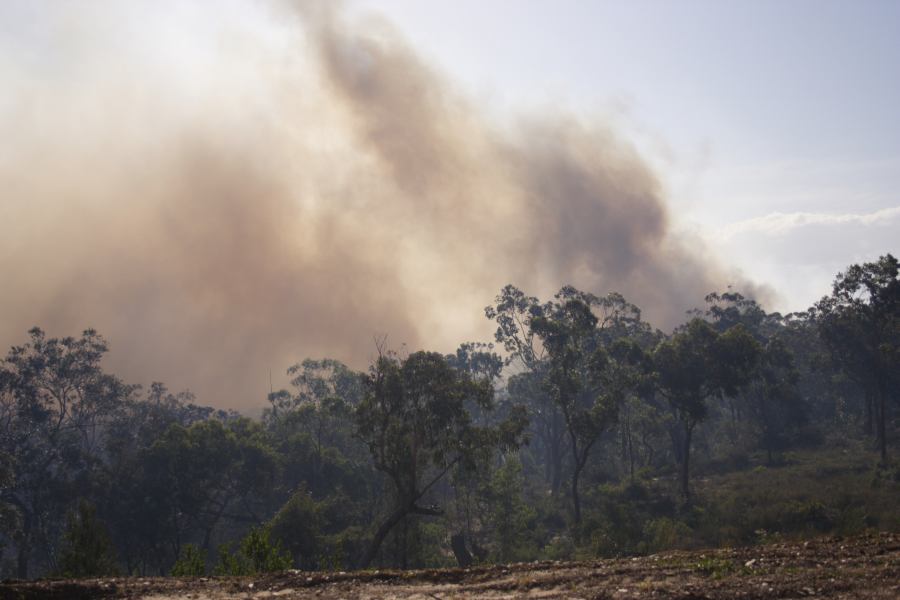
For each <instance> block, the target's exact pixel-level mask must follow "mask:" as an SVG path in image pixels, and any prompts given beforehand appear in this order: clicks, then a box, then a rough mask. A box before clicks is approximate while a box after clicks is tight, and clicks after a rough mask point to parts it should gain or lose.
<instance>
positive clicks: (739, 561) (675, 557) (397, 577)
mask: <svg viewBox="0 0 900 600" xmlns="http://www.w3.org/2000/svg"><path fill="white" fill-rule="evenodd" d="M7 598H9V599H13V598H14V599H16V600H29V599H32V598H53V599H64V598H65V599H67V600H79V599H89V598H90V599H93V598H128V599H135V600H137V599H142V600H173V599H176V598H178V599H182V598H184V599H188V598H189V599H192V600H233V599H234V600H236V599H242V600H243V599H248V600H249V599H253V600H255V599H263V598H279V599H285V600H288V599H294V598H321V599H322V600H337V599H339V598H342V599H346V600H350V599H357V598H372V599H375V598H379V599H382V600H388V599H416V600H435V599H439V600H451V599H470V598H489V599H501V598H503V599H506V598H510V599H512V598H573V599H574V598H583V599H585V600H587V599H613V600H620V599H621V600H626V599H630V598H680V599H684V600H687V599H693V600H699V599H702V598H709V599H719V598H746V599H762V598H766V599H769V598H876V599H885V600H887V599H891V600H897V599H900V534H889V533H882V534H870V535H866V536H859V537H853V538H843V539H842V538H826V539H818V540H813V541H809V542H796V543H781V544H771V545H767V546H754V547H748V548H734V549H720V550H707V551H691V552H666V553H662V554H656V555H652V556H645V557H638V558H622V559H614V560H597V561H591V562H577V563H574V562H573V563H565V562H538V563H523V564H514V565H495V566H484V567H473V568H470V569H435V570H419V571H390V570H380V571H361V572H350V573H343V572H341V573H306V572H299V571H291V572H285V573H277V574H269V575H261V576H257V577H240V578H238V577H226V578H196V579H188V578H135V577H131V578H107V579H86V580H53V581H51V580H45V581H30V582H23V581H6V582H3V583H0V599H2V600H6V599H7Z"/></svg>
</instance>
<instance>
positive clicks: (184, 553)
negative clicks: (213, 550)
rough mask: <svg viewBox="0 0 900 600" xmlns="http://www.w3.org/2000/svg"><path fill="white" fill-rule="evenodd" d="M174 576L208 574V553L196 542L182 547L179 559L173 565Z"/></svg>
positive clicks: (172, 573)
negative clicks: (196, 544)
mask: <svg viewBox="0 0 900 600" xmlns="http://www.w3.org/2000/svg"><path fill="white" fill-rule="evenodd" d="M170 573H171V575H172V576H173V577H200V576H202V575H205V574H206V554H205V553H204V552H201V551H200V549H199V548H198V547H197V546H195V545H194V544H185V545H184V546H182V547H181V552H180V553H179V555H178V560H176V561H175V564H174V565H173V566H172V570H171V572H170Z"/></svg>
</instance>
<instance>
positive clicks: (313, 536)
mask: <svg viewBox="0 0 900 600" xmlns="http://www.w3.org/2000/svg"><path fill="white" fill-rule="evenodd" d="M322 520H323V518H322V506H321V505H320V504H319V503H317V502H316V501H315V500H313V498H312V496H311V495H310V494H309V493H308V492H307V491H305V490H299V491H297V492H295V493H294V494H293V495H292V496H291V498H290V500H288V501H287V503H285V504H284V506H282V507H281V508H280V509H279V511H278V512H277V513H276V514H275V516H274V517H273V518H272V520H271V521H270V523H269V531H270V533H271V535H272V539H273V540H275V543H277V544H282V545H283V546H284V548H285V549H286V550H287V551H288V552H289V553H290V554H291V556H292V557H293V562H294V563H296V564H297V565H299V566H300V568H304V569H314V568H316V567H317V566H318V562H319V558H320V557H321V556H322V554H323V551H324V547H323V540H322Z"/></svg>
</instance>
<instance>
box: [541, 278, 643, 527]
mask: <svg viewBox="0 0 900 600" xmlns="http://www.w3.org/2000/svg"><path fill="white" fill-rule="evenodd" d="M531 328H532V330H533V332H534V333H535V334H536V335H537V336H538V337H539V338H540V340H541V343H542V345H543V347H544V349H545V351H546V353H547V363H548V367H547V377H546V379H545V385H546V387H547V389H548V390H549V391H550V394H551V398H552V399H553V401H554V402H555V403H556V405H557V406H558V407H559V410H560V411H561V413H562V415H563V419H564V422H565V425H566V431H567V434H568V438H569V444H570V449H571V452H572V461H573V469H572V479H571V493H572V505H573V513H574V519H575V522H576V523H580V522H581V500H580V496H579V490H578V486H579V480H580V477H581V473H582V471H583V470H584V468H585V465H586V464H587V461H588V458H589V457H590V454H591V449H592V448H593V447H594V444H595V443H596V442H597V440H599V439H600V436H601V435H602V434H603V432H604V431H606V430H608V429H609V428H610V426H611V425H612V424H613V423H614V421H615V419H616V415H617V412H618V408H619V405H620V404H621V403H622V402H623V401H624V399H625V397H626V396H627V395H628V393H630V392H631V391H632V390H633V389H634V388H635V387H636V386H637V385H638V383H639V379H640V374H639V370H638V369H635V368H634V367H636V366H637V365H638V364H639V363H640V362H641V356H642V352H641V350H640V347H639V346H638V345H637V344H636V343H634V342H632V341H629V340H630V336H635V335H638V334H640V333H643V332H645V331H646V330H647V329H648V328H647V326H646V324H645V323H643V322H642V321H641V318H640V310H639V309H638V308H637V307H636V306H634V305H633V304H630V303H628V302H626V301H625V299H624V298H623V297H622V296H621V295H619V294H609V295H608V296H605V297H598V296H595V295H594V294H590V293H586V292H582V291H579V290H577V289H575V288H573V287H571V286H566V287H564V288H562V289H561V290H560V291H559V293H557V294H556V296H555V301H554V302H552V303H550V304H548V306H547V309H545V311H544V314H543V315H541V316H538V317H535V318H533V319H532V321H531Z"/></svg>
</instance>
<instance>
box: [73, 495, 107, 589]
mask: <svg viewBox="0 0 900 600" xmlns="http://www.w3.org/2000/svg"><path fill="white" fill-rule="evenodd" d="M118 572H119V569H118V567H117V566H116V559H115V554H114V550H113V546H112V543H111V541H110V539H109V533H108V532H107V530H106V527H104V525H103V524H102V523H101V522H100V521H99V520H98V519H97V511H96V509H95V508H94V507H93V505H91V504H89V503H88V502H87V501H84V500H82V501H81V502H79V504H78V507H77V508H76V509H74V510H72V511H70V512H69V514H68V516H67V518H66V529H65V532H64V533H63V540H62V551H61V552H60V558H59V573H60V574H61V575H62V576H64V577H101V576H108V575H117V574H118Z"/></svg>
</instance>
